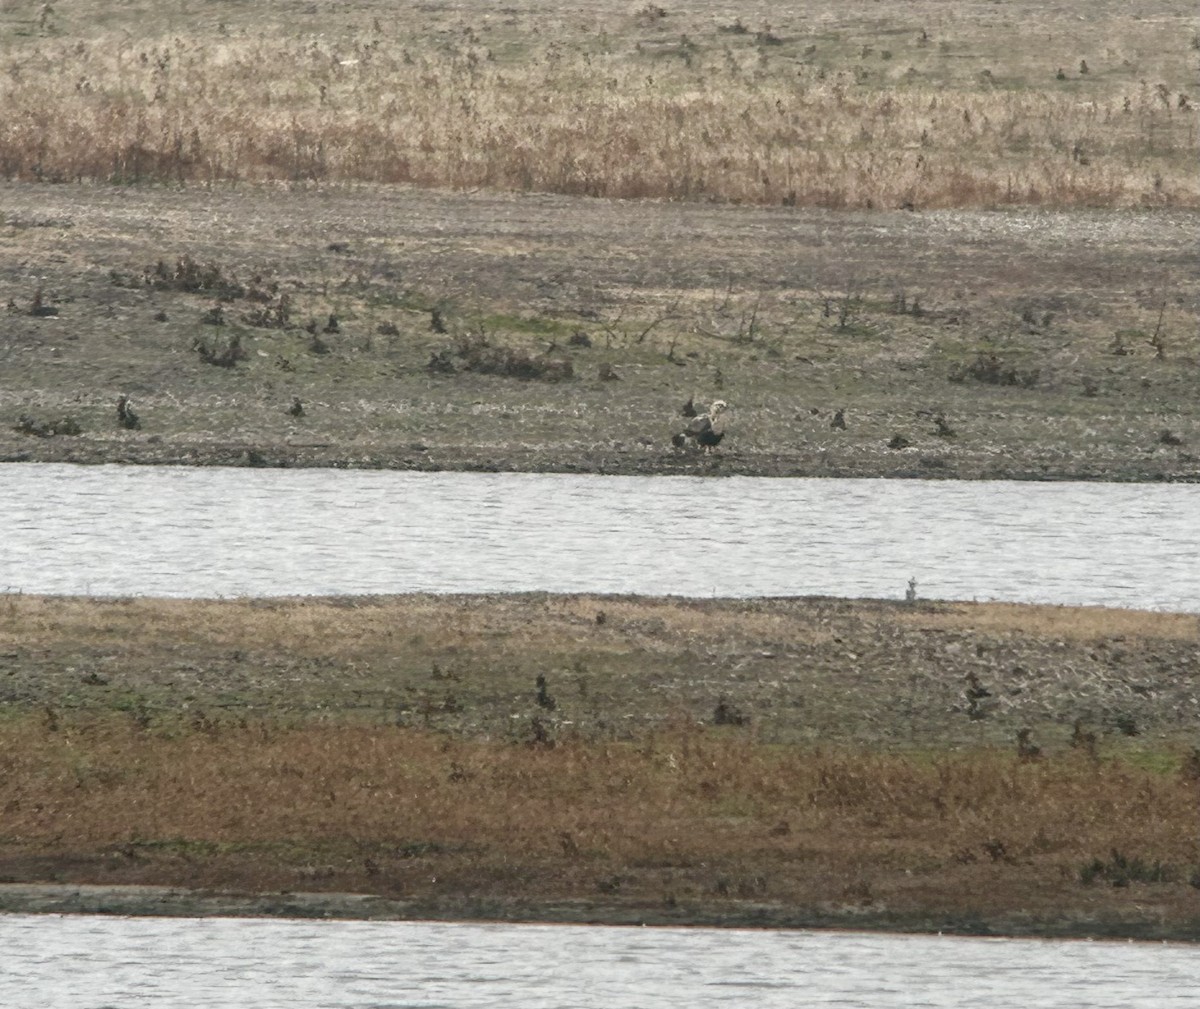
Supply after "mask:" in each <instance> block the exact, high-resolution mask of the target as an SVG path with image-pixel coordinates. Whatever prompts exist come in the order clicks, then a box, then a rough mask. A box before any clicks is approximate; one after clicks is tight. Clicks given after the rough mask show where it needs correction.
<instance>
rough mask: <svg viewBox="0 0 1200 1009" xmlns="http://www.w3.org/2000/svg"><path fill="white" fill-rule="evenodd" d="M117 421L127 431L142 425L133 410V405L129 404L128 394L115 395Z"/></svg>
mask: <svg viewBox="0 0 1200 1009" xmlns="http://www.w3.org/2000/svg"><path fill="white" fill-rule="evenodd" d="M117 422H118V423H119V424H120V425H121V427H123V428H125V429H126V430H127V431H136V430H137V429H138V428H140V427H141V426H142V422H141V420H140V419H139V418H138V415H137V414H136V413H134V412H133V407H131V406H130V405H129V397H128V396H118V397H117Z"/></svg>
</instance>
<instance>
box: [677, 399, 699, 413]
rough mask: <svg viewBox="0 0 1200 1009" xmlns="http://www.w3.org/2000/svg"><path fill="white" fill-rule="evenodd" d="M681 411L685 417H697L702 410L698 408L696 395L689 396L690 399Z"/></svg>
mask: <svg viewBox="0 0 1200 1009" xmlns="http://www.w3.org/2000/svg"><path fill="white" fill-rule="evenodd" d="M679 412H680V413H681V414H683V415H684V416H685V417H695V416H696V414H698V413H699V412H700V411H699V410H697V409H696V397H695V396H689V397H688V401H687V402H686V403H684V404H683V406H681V407H680V408H679Z"/></svg>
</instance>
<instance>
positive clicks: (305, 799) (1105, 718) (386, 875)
mask: <svg viewBox="0 0 1200 1009" xmlns="http://www.w3.org/2000/svg"><path fill="white" fill-rule="evenodd" d="M0 621H2V623H0V638H2V646H0V647H2V648H3V655H2V660H0V661H3V664H4V667H5V668H4V676H3V682H5V683H6V684H7V688H6V695H7V702H8V703H7V706H6V712H7V714H6V717H5V718H4V719H3V720H2V721H0V755H2V759H3V766H4V775H3V778H2V779H0V809H3V816H2V819H0V823H2V825H3V826H2V828H0V876H3V877H4V878H5V880H6V881H8V882H10V883H23V882H29V881H56V882H66V883H100V884H108V885H122V884H130V883H143V884H156V885H163V886H170V887H192V888H211V889H218V890H220V889H224V890H240V891H250V892H268V891H270V892H278V891H280V890H285V891H286V890H318V891H335V892H344V891H359V892H368V893H375V894H380V895H382V896H385V897H390V898H396V899H399V900H403V901H407V902H409V903H410V905H411V907H413V908H414V909H416V911H415V913H426V914H433V913H436V914H451V915H454V914H457V915H468V916H469V915H473V914H474V915H497V916H506V915H509V916H531V917H538V916H545V915H549V916H551V917H565V918H576V919H596V920H605V919H607V920H614V919H615V918H617V917H621V916H626V917H627V916H629V915H633V916H634V917H635V918H636V917H639V916H640V917H642V918H645V919H649V920H664V921H687V920H692V921H709V922H718V921H724V922H741V923H753V922H756V921H758V922H762V923H777V924H787V923H790V924H801V923H809V924H814V923H825V924H830V923H841V924H854V923H859V924H867V925H876V926H880V925H881V926H885V927H909V928H913V927H915V928H940V929H962V930H978V929H989V928H990V929H995V930H1001V931H1003V930H1009V931H1018V932H1024V931H1028V932H1033V933H1043V934H1055V933H1073V934H1127V935H1143V936H1149V935H1160V936H1175V937H1185V936H1192V937H1195V935H1196V934H1197V929H1198V927H1200V925H1198V923H1200V889H1198V888H1197V887H1198V884H1200V852H1198V849H1197V840H1198V836H1200V834H1198V831H1200V822H1198V810H1197V801H1196V800H1197V789H1198V788H1200V784H1198V781H1200V769H1198V768H1197V763H1196V762H1197V759H1198V757H1197V755H1196V753H1195V750H1194V748H1193V746H1194V742H1195V728H1196V715H1195V712H1194V710H1193V709H1194V669H1193V670H1192V673H1191V674H1190V675H1189V674H1187V672H1186V671H1187V669H1188V668H1189V665H1188V664H1189V663H1190V662H1192V660H1193V657H1194V654H1195V649H1196V642H1197V627H1196V621H1195V619H1194V618H1192V617H1176V616H1166V615H1164V616H1155V615H1149V614H1138V613H1120V612H1108V611H1089V610H1071V609H1061V608H1048V607H1013V606H992V605H949V604H937V605H918V606H903V605H899V604H873V603H849V602H836V601H822V600H793V601H786V600H779V601H762V602H746V603H731V602H719V601H713V602H703V603H688V602H680V601H656V600H637V599H598V598H587V597H566V598H555V597H541V596H531V597H516V598H465V597H464V598H450V599H440V598H405V599H375V600H347V601H343V602H340V603H338V602H330V601H320V600H310V601H280V602H272V603H260V604H255V603H250V602H244V603H237V602H231V603H184V602H174V603H172V602H158V601H148V600H137V601H115V602H112V601H109V602H105V601H84V600H53V599H45V600H43V599H38V598H28V599H22V598H15V599H14V598H10V599H9V600H6V601H5V604H4V607H3V608H2V611H0ZM1018 660H1019V661H1018ZM539 676H540V677H544V680H543V681H542V683H541V684H539V683H538V677H539ZM1189 700H1190V702H1191V703H1190V706H1189ZM1023 728H1028V729H1029V730H1030V732H1029V735H1028V736H1027V737H1026V738H1027V745H1018V744H1017V742H1016V736H1017V734H1018V732H1019V731H1020V730H1021V729H1023ZM1035 750H1036V751H1037V752H1035Z"/></svg>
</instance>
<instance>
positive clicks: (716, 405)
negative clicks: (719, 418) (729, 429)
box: [708, 399, 729, 417]
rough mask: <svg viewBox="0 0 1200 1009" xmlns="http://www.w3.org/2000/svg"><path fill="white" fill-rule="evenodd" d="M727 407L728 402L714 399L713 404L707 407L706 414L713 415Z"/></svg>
mask: <svg viewBox="0 0 1200 1009" xmlns="http://www.w3.org/2000/svg"><path fill="white" fill-rule="evenodd" d="M728 409H729V404H728V403H726V402H725V400H723V399H716V400H713V405H712V406H710V407H709V408H708V415H709V416H710V417H715V416H716V415H717V414H719V413H720V412H721V411H722V410H728Z"/></svg>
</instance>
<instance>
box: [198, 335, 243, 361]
mask: <svg viewBox="0 0 1200 1009" xmlns="http://www.w3.org/2000/svg"><path fill="white" fill-rule="evenodd" d="M192 349H193V350H194V351H196V353H197V354H199V355H200V360H201V361H203V362H204V363H205V364H211V365H215V366H216V367H218V368H232V367H233V366H234V365H235V364H237V363H238V361H244V360H246V358H247V357H248V356H249V355H248V354H247V353H246V351H245V349H244V348H243V347H242V338H241V335H240V334H238V333H234V334H233V336H231V337H230V338H229V342H228V343H227V344H226V345H225V346H223V347H221V346H217V345H215V344H209V342H208V341H207V340H196V341H195V343H193V344H192Z"/></svg>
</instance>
